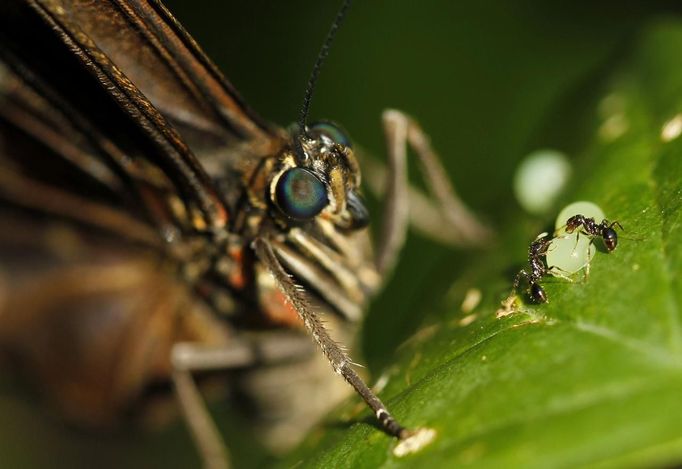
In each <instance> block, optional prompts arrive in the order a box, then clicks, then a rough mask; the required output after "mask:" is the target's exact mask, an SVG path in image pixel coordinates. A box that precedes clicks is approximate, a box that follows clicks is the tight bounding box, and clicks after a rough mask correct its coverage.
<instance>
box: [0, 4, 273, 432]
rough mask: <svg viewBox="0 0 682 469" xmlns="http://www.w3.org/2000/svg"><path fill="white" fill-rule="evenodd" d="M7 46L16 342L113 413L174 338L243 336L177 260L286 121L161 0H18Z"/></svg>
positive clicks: (9, 328) (8, 313) (203, 233)
mask: <svg viewBox="0 0 682 469" xmlns="http://www.w3.org/2000/svg"><path fill="white" fill-rule="evenodd" d="M0 59H1V60H2V63H1V64H0V223H1V224H2V226H3V227H7V229H5V230H4V232H3V234H2V237H1V241H2V244H1V246H0V266H1V267H0V280H1V281H0V317H2V321H0V345H1V346H2V347H3V348H4V349H7V350H8V351H9V352H10V354H12V355H14V356H15V358H16V359H17V362H18V363H21V364H25V365H26V367H27V369H29V370H31V371H30V374H32V375H33V377H34V379H36V380H38V382H39V384H40V386H41V387H42V388H43V389H44V390H45V391H46V393H47V394H49V395H51V396H52V397H53V399H54V400H56V401H57V404H58V405H60V406H61V407H63V408H67V411H69V407H70V408H71V410H72V412H71V413H72V414H78V415H72V416H73V417H74V418H77V419H79V420H89V421H97V420H102V419H106V416H112V415H114V414H116V412H120V407H121V406H123V405H125V404H126V402H127V401H129V400H130V398H131V396H134V395H135V394H136V393H139V391H140V389H141V388H142V387H143V386H144V385H145V384H146V383H148V382H149V381H150V380H154V379H157V378H159V379H160V378H162V377H163V376H164V374H167V373H168V363H167V359H168V351H169V348H170V346H171V344H172V342H174V341H177V340H201V341H204V342H221V341H224V340H226V338H225V334H224V333H223V332H221V331H224V330H225V329H224V328H222V327H215V326H216V324H214V322H213V321H215V320H214V319H213V318H212V317H211V316H210V314H208V313H207V312H206V311H205V309H203V307H202V304H201V302H199V301H197V300H196V298H195V297H194V296H193V295H192V292H191V291H190V290H191V289H190V288H189V287H188V286H187V284H183V283H182V282H179V281H178V280H177V278H178V275H177V274H178V273H179V272H181V271H182V269H183V268H186V267H188V265H189V267H192V266H191V265H190V260H188V257H187V256H188V254H187V253H188V251H191V254H192V256H193V257H194V258H197V257H199V258H201V257H202V256H204V257H206V255H207V253H208V252H209V251H210V249H211V245H210V242H208V241H207V237H209V236H210V235H212V234H215V233H217V232H221V231H223V232H224V231H225V230H226V229H227V227H228V224H229V219H230V201H231V199H230V195H231V194H226V193H225V192H224V191H221V192H219V191H217V190H216V189H215V184H214V182H215V179H216V177H218V176H219V175H222V172H223V171H225V172H226V173H227V174H226V175H225V177H228V179H229V177H232V180H231V182H232V185H233V186H234V185H236V184H239V183H240V179H239V178H240V177H241V173H240V171H242V168H241V167H240V168H237V166H235V162H236V161H240V162H241V161H247V162H253V163H251V164H257V161H258V160H259V159H260V158H262V157H263V156H265V155H267V154H269V153H268V152H270V151H271V150H272V148H273V147H276V146H277V145H278V144H280V143H278V142H279V137H278V136H279V133H278V131H277V130H276V129H271V128H269V127H268V126H267V125H266V124H264V123H263V122H261V121H260V120H259V119H258V118H257V117H256V116H255V115H254V114H253V113H252V112H251V111H250V110H248V109H247V108H246V107H245V106H244V105H243V103H242V102H241V100H240V99H239V98H238V97H237V95H236V93H235V92H234V90H233V89H232V88H231V86H230V85H229V84H228V83H227V82H226V81H225V79H224V78H222V76H221V75H220V73H219V72H218V71H217V70H216V69H215V67H214V66H213V65H212V64H211V63H210V62H209V61H208V59H206V57H205V56H204V54H203V53H202V52H201V51H200V49H199V48H198V47H197V45H196V43H195V42H194V41H193V40H192V39H191V38H190V37H189V36H188V35H187V34H186V33H185V32H184V31H183V30H182V28H181V27H180V26H179V25H178V24H177V22H175V21H174V20H173V18H172V17H171V16H170V14H169V13H168V12H167V11H166V10H165V8H164V7H163V6H162V5H161V4H160V3H158V2H155V1H149V2H146V1H98V2H89V1H88V2H86V1H52V0H41V1H31V0H25V1H7V2H2V5H0ZM190 148H191V149H190ZM193 150H196V152H197V153H195V152H194V151H193ZM197 154H198V155H199V156H197ZM206 167H211V168H213V171H214V172H213V173H212V174H209V172H208V171H206V170H205V168H206ZM197 245H198V248H197ZM189 246H191V249H190V247H189ZM114 370H118V371H114ZM73 402H81V403H82V404H79V405H78V406H76V407H74V406H73V404H72V403H73Z"/></svg>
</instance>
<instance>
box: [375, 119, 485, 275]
mask: <svg viewBox="0 0 682 469" xmlns="http://www.w3.org/2000/svg"><path fill="white" fill-rule="evenodd" d="M382 122H383V127H384V134H385V138H386V147H387V153H388V170H386V168H384V167H383V166H382V165H380V164H378V163H376V162H375V161H372V160H371V159H365V161H363V165H364V166H365V169H367V171H364V172H363V173H364V175H365V178H366V180H367V182H368V183H369V186H370V188H371V189H372V190H373V191H374V192H377V193H381V192H384V198H385V204H386V205H385V208H384V221H383V226H382V230H381V235H380V238H379V239H380V241H379V243H378V249H377V257H376V259H377V268H378V270H379V272H380V273H382V274H385V273H387V272H389V271H390V270H391V269H392V268H393V266H394V265H395V262H396V259H397V256H398V252H399V251H400V249H401V248H402V246H403V244H404V241H405V238H406V233H407V226H408V223H412V225H414V226H415V227H416V228H417V229H419V230H420V231H422V232H423V233H424V234H426V235H427V236H429V237H431V238H433V239H436V240H438V241H440V242H444V243H446V244H450V245H454V246H475V245H479V246H480V245H483V244H485V243H486V242H488V241H489V240H490V239H491V237H492V232H491V231H490V229H489V228H487V227H485V226H484V225H483V224H482V223H481V222H480V221H479V220H478V219H477V218H476V216H475V215H473V213H472V212H471V211H470V210H469V209H468V208H467V207H466V205H464V203H463V202H462V201H461V200H460V199H459V198H458V197H457V195H456V193H455V191H454V189H453V187H452V184H451V183H450V181H449V180H448V178H447V176H446V174H447V173H446V172H445V170H444V168H443V166H442V165H441V163H440V161H439V158H438V156H437V155H436V153H435V152H434V151H433V149H432V148H431V145H430V143H429V140H428V138H427V136H426V135H425V134H424V132H423V130H422V129H421V128H420V127H419V125H418V124H417V123H416V122H415V121H414V120H413V119H412V118H411V117H409V116H407V115H406V114H403V113H402V112H400V111H396V110H386V111H384V113H383V115H382ZM407 144H409V146H410V148H411V149H413V150H414V152H415V154H416V156H417V157H418V161H419V163H420V166H421V168H422V173H423V177H424V180H425V182H426V186H427V188H428V190H429V193H430V197H429V196H426V195H425V194H424V193H422V192H421V191H419V190H417V189H415V188H413V187H411V186H410V185H409V183H408V178H407Z"/></svg>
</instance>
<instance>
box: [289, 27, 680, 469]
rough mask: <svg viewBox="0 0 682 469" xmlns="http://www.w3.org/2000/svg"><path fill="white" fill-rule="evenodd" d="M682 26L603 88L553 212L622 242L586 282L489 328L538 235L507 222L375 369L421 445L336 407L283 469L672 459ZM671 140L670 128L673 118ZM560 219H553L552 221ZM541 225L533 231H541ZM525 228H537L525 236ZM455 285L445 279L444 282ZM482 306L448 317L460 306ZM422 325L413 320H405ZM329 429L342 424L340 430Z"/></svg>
mask: <svg viewBox="0 0 682 469" xmlns="http://www.w3.org/2000/svg"><path fill="white" fill-rule="evenodd" d="M680 57H682V24H680V23H679V22H659V23H657V24H656V25H655V26H653V27H650V28H648V29H647V30H646V31H645V32H644V33H643V34H641V35H640V37H639V40H638V41H637V46H636V47H635V48H634V53H633V54H632V55H631V56H630V57H628V58H627V60H625V64H624V65H623V66H622V67H620V68H619V71H618V72H617V73H615V74H614V75H613V76H612V77H611V78H610V79H609V81H608V83H607V85H606V86H605V88H604V90H603V91H602V93H601V97H600V99H599V100H598V101H599V102H598V103H596V104H597V106H598V107H599V109H600V111H599V112H598V113H597V115H598V119H596V120H595V122H596V125H595V126H594V127H593V129H592V132H591V135H592V136H591V138H590V141H589V143H588V144H587V145H586V146H585V148H583V151H582V156H581V157H580V159H579V160H578V161H577V163H576V164H577V168H576V175H575V179H574V181H573V184H572V186H571V189H570V194H567V196H566V199H565V202H566V203H568V202H570V201H573V200H581V199H585V200H591V201H593V202H595V203H597V204H599V205H600V206H601V207H602V208H603V209H604V211H605V213H606V214H607V216H608V217H609V218H610V219H612V220H618V221H620V222H621V223H622V225H623V227H624V228H625V229H624V231H623V232H621V233H620V239H619V246H618V248H617V249H616V250H615V251H614V252H613V253H611V254H607V253H605V252H598V253H597V255H596V256H595V258H594V259H593V261H592V265H591V272H590V275H589V278H588V279H587V280H585V281H582V280H581V279H578V281H576V282H575V283H568V282H566V281H563V280H560V279H548V280H546V281H545V282H544V285H545V288H546V291H547V294H548V296H549V298H550V302H549V303H548V304H544V305H538V306H535V305H524V306H522V307H521V308H520V310H519V311H517V312H516V313H514V314H511V315H508V316H505V317H501V318H499V319H498V318H497V317H496V315H495V311H496V310H497V309H498V307H499V304H500V301H501V300H502V299H503V298H505V297H506V296H507V294H508V293H509V290H510V288H511V276H510V275H508V273H509V272H511V271H513V269H515V268H518V266H519V265H520V264H521V263H522V262H523V260H524V257H525V253H526V250H527V246H528V243H529V242H530V241H531V240H532V239H533V238H534V237H535V235H536V233H537V231H540V230H536V231H532V228H531V229H529V223H526V222H520V221H519V219H518V218H516V219H514V218H511V219H510V220H509V223H508V225H507V226H504V227H503V228H502V229H501V233H502V238H503V239H502V240H501V241H500V243H499V245H498V246H497V247H496V248H495V249H493V250H492V251H491V252H489V253H488V254H486V255H484V256H480V255H479V256H478V257H477V258H476V259H475V261H474V262H473V263H472V267H471V268H470V269H468V270H467V271H466V272H465V273H464V274H463V275H461V276H459V275H458V276H457V277H450V281H451V282H452V286H451V288H450V290H449V293H448V295H446V297H445V299H444V300H443V301H442V302H441V303H440V304H438V303H436V304H435V305H434V304H430V305H428V308H429V309H428V311H429V313H428V314H425V316H426V317H427V321H426V322H425V324H424V325H423V326H422V327H421V328H420V329H419V330H418V331H417V332H416V333H415V334H414V335H413V336H412V337H411V338H410V339H408V340H407V341H406V342H405V343H403V344H402V345H401V346H400V347H399V348H398V350H397V352H396V354H395V356H394V358H393V359H392V361H391V363H390V364H389V365H388V366H387V367H386V368H385V370H384V373H383V378H384V380H385V379H388V384H387V385H386V387H385V388H384V389H383V390H382V391H381V392H380V396H381V397H382V398H383V399H385V401H386V402H387V404H388V406H389V408H390V409H391V410H392V412H393V413H394V414H395V415H396V417H397V418H398V419H399V420H400V421H401V422H403V423H404V424H405V425H407V426H409V427H429V428H433V429H435V430H436V432H437V436H436V438H435V440H434V441H433V442H432V443H431V444H430V445H427V446H426V447H424V448H422V449H421V450H420V451H418V452H417V453H415V454H411V455H408V456H405V457H402V458H399V457H397V456H395V455H394V454H393V451H392V450H393V448H394V447H395V445H396V441H394V440H393V439H392V438H390V437H388V436H386V435H385V434H384V433H382V432H381V431H380V430H378V429H377V428H376V424H375V423H374V421H373V418H372V416H371V415H370V413H369V412H368V411H367V410H365V409H364V407H361V406H359V405H358V402H357V399H354V400H353V401H352V402H350V403H348V405H347V406H345V407H344V408H343V409H342V410H341V411H339V412H338V413H336V414H335V415H334V416H333V417H331V418H330V420H329V425H326V426H322V427H320V428H319V429H318V430H317V431H315V432H314V433H313V434H312V435H311V436H310V437H309V440H308V441H307V443H306V444H305V445H304V446H303V447H302V448H301V449H299V451H297V452H296V453H294V454H293V455H292V456H291V457H290V458H289V459H287V460H286V461H285V466H287V465H292V464H299V465H297V466H296V467H324V468H330V467H354V468H362V467H367V468H370V467H452V466H455V465H468V466H474V467H510V466H520V467H560V466H566V467H575V466H576V465H580V466H585V465H586V466H600V467H601V466H604V467H623V466H642V465H645V466H651V465H667V464H675V463H679V462H680V461H681V460H682V425H681V424H680V422H681V420H680V416H682V399H681V398H680V392H681V391H682V327H681V322H682V313H681V307H682V306H681V305H682V276H681V275H680V274H681V272H682V211H680V208H682V138H679V137H676V138H671V137H674V136H675V135H674V134H675V132H672V130H674V125H672V124H670V125H669V126H668V127H666V132H667V133H666V132H663V129H664V126H665V124H666V123H668V122H670V121H671V119H673V118H674V117H675V116H676V115H677V113H681V112H682V63H681V62H680ZM678 119H680V125H682V115H680V116H679V117H678ZM559 208H560V207H559ZM552 222H553V219H551V217H550V218H548V219H547V220H545V223H546V224H547V225H549V224H551V223H552ZM535 228H537V227H535ZM450 275H453V274H450ZM470 289H478V290H480V291H481V293H482V301H481V302H480V304H478V305H477V306H476V307H475V308H474V309H473V311H471V312H462V311H461V308H460V304H461V302H462V301H463V298H464V296H465V293H466V292H467V291H468V290H470ZM419 313H420V311H414V314H419ZM339 421H341V422H344V423H345V425H339V423H338V422H339Z"/></svg>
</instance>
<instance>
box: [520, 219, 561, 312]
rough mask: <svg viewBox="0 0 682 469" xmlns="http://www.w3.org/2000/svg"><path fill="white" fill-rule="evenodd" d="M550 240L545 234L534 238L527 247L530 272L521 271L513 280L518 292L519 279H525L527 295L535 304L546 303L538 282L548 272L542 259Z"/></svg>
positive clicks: (545, 296) (542, 289)
mask: <svg viewBox="0 0 682 469" xmlns="http://www.w3.org/2000/svg"><path fill="white" fill-rule="evenodd" d="M552 239H553V238H552V237H551V236H550V235H549V234H547V233H542V234H541V235H540V236H538V237H537V238H535V241H533V242H532V243H531V244H530V246H529V247H528V264H529V265H530V271H529V272H527V271H525V270H523V269H522V270H521V271H520V272H519V273H518V274H516V277H515V278H514V290H515V291H516V290H518V288H519V284H520V283H521V279H526V281H528V295H529V296H530V297H531V299H532V300H533V301H535V302H536V303H546V302H547V294H546V293H545V289H544V288H542V286H541V285H540V284H539V283H538V281H539V280H540V279H541V278H542V277H543V276H545V274H547V272H548V271H549V270H550V269H548V268H547V264H546V263H545V261H543V260H542V257H543V256H545V255H546V254H547V249H549V244H550V242H551V241H552Z"/></svg>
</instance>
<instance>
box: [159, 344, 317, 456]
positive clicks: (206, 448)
mask: <svg viewBox="0 0 682 469" xmlns="http://www.w3.org/2000/svg"><path fill="white" fill-rule="evenodd" d="M261 339H262V340H259V341H257V342H256V341H254V342H253V343H250V342H247V341H245V340H238V339H231V341H230V342H228V343H227V344H226V345H218V346H215V345H213V346H209V345H203V344H198V343H179V344H175V345H174V346H173V348H172V350H171V364H172V366H173V373H172V380H173V385H174V389H175V394H176V396H177V398H178V402H179V404H180V410H181V412H182V415H183V417H184V419H185V422H186V423H187V426H188V427H189V431H190V433H191V435H192V438H193V440H194V443H195V445H196V447H197V449H198V451H199V453H200V456H201V459H202V461H203V465H204V467H205V468H206V469H226V468H229V467H230V462H229V459H230V458H229V453H228V450H227V447H226V446H225V444H224V442H223V440H222V438H221V436H220V433H219V431H218V429H217V427H216V425H215V422H214V421H213V419H212V418H211V415H210V413H209V411H208V409H207V408H206V404H205V401H204V398H203V397H202V396H201V393H200V392H199V389H198V388H197V385H196V382H195V380H194V378H193V376H192V373H194V372H197V371H208V370H220V369H233V368H239V367H245V366H252V365H254V364H255V363H258V362H264V363H275V362H280V361H287V360H294V359H296V358H300V357H302V356H307V355H309V354H310V352H311V348H310V344H309V342H308V341H306V340H301V339H302V337H301V336H300V335H294V334H282V333H279V334H268V335H266V336H264V338H261Z"/></svg>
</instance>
